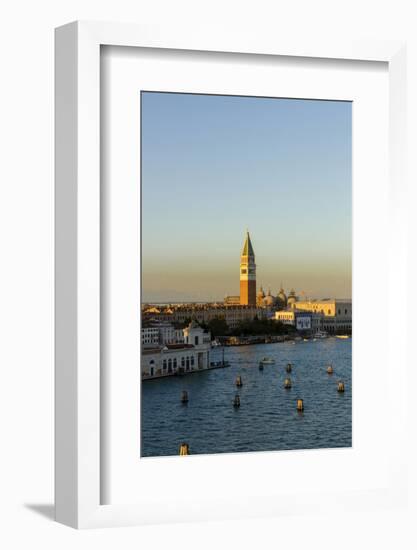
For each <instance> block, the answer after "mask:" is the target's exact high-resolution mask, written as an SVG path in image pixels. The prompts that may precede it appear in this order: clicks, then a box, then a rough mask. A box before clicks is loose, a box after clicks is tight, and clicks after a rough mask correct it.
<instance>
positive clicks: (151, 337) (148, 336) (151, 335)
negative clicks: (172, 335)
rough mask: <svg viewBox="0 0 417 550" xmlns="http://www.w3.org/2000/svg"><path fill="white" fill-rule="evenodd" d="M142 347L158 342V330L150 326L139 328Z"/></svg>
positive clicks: (155, 344) (154, 344)
mask: <svg viewBox="0 0 417 550" xmlns="http://www.w3.org/2000/svg"><path fill="white" fill-rule="evenodd" d="M141 341H142V346H143V347H154V346H157V345H158V344H159V330H158V329H157V328H156V327H152V326H143V327H142V329H141Z"/></svg>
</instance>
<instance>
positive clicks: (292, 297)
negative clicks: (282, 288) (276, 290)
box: [287, 288, 297, 305]
mask: <svg viewBox="0 0 417 550" xmlns="http://www.w3.org/2000/svg"><path fill="white" fill-rule="evenodd" d="M296 301H297V296H296V294H295V290H294V289H293V288H292V289H291V292H290V294H289V296H288V300H287V304H288V305H289V304H294V303H295V302H296Z"/></svg>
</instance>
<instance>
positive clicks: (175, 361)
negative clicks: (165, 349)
mask: <svg viewBox="0 0 417 550" xmlns="http://www.w3.org/2000/svg"><path fill="white" fill-rule="evenodd" d="M176 368H177V358H176V357H175V358H174V369H176Z"/></svg>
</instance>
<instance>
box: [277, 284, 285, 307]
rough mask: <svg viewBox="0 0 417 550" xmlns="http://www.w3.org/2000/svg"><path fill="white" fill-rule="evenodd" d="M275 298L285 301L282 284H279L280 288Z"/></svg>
mask: <svg viewBox="0 0 417 550" xmlns="http://www.w3.org/2000/svg"><path fill="white" fill-rule="evenodd" d="M277 298H278V299H279V300H280V301H281V302H284V303H287V296H286V294H285V292H284V289H283V288H282V286H281V288H280V290H279V292H278V296H277Z"/></svg>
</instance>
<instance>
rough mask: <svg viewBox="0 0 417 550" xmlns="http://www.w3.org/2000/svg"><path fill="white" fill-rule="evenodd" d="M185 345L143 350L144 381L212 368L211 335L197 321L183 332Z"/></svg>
mask: <svg viewBox="0 0 417 550" xmlns="http://www.w3.org/2000/svg"><path fill="white" fill-rule="evenodd" d="M183 333H184V339H185V342H184V343H176V344H166V345H164V346H163V347H160V348H154V349H149V348H148V349H146V348H142V354H141V376H142V379H144V380H146V379H152V378H161V377H164V376H173V375H176V374H187V373H191V372H196V371H201V370H205V369H208V368H209V367H210V349H211V343H210V340H211V338H210V333H209V332H206V331H204V330H203V329H202V328H201V327H200V326H199V325H198V324H197V323H196V322H195V321H192V322H191V323H190V325H189V326H188V327H186V328H185V329H184V330H183Z"/></svg>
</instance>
